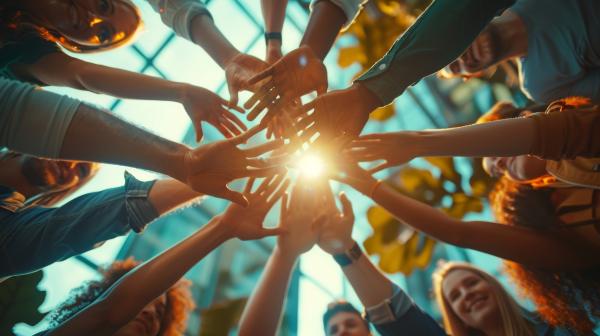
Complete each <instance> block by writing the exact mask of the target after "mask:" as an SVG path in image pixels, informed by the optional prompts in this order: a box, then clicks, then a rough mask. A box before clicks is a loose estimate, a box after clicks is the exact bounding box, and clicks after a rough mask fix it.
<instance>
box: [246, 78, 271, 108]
mask: <svg viewBox="0 0 600 336" xmlns="http://www.w3.org/2000/svg"><path fill="white" fill-rule="evenodd" d="M273 89H274V88H273V85H272V84H271V82H269V83H266V84H265V85H263V86H262V87H261V88H260V89H258V90H257V91H256V92H255V93H254V94H253V95H252V96H251V97H250V98H249V99H248V100H246V102H245V103H244V108H246V109H249V108H251V107H252V106H254V105H256V103H258V102H260V101H262V100H263V99H264V97H265V96H266V95H268V94H269V92H270V91H271V90H273Z"/></svg>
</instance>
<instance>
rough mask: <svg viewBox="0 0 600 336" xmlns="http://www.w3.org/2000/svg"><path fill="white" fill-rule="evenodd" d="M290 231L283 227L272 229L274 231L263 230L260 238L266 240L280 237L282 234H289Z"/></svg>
mask: <svg viewBox="0 0 600 336" xmlns="http://www.w3.org/2000/svg"><path fill="white" fill-rule="evenodd" d="M287 232H288V230H287V229H285V228H282V227H276V228H272V229H265V228H263V229H262V230H261V233H260V237H261V238H264V237H270V236H279V235H281V234H284V233H287Z"/></svg>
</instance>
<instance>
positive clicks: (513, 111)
mask: <svg viewBox="0 0 600 336" xmlns="http://www.w3.org/2000/svg"><path fill="white" fill-rule="evenodd" d="M546 108H547V105H544V104H535V105H529V106H526V107H516V106H515V105H514V104H513V103H511V102H508V101H499V102H497V103H496V104H494V106H492V107H491V108H490V110H489V111H487V112H486V113H484V114H483V115H481V117H479V119H477V121H476V122H475V123H476V124H481V123H486V122H490V121H495V120H500V119H510V118H517V117H519V116H521V114H522V113H523V112H525V111H531V112H542V111H545V110H546Z"/></svg>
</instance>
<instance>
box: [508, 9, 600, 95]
mask: <svg viewBox="0 0 600 336" xmlns="http://www.w3.org/2000/svg"><path fill="white" fill-rule="evenodd" d="M511 10H512V11H513V12H514V13H515V14H517V15H518V16H519V17H521V19H522V20H523V22H524V23H525V26H526V27H527V34H528V50H527V56H526V57H523V58H521V62H520V63H521V67H520V78H521V87H522V89H523V91H524V92H525V93H526V94H527V95H529V97H530V98H531V99H533V100H535V101H537V102H540V103H550V102H552V101H554V100H557V99H560V98H564V97H568V96H585V97H589V98H591V99H592V100H593V101H594V102H595V103H600V1H597V0H551V1H549V0H519V1H517V2H516V3H515V5H514V6H512V7H511Z"/></svg>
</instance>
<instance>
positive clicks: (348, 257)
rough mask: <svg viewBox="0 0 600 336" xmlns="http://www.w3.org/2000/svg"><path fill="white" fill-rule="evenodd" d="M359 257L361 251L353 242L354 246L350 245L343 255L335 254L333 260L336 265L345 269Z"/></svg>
mask: <svg viewBox="0 0 600 336" xmlns="http://www.w3.org/2000/svg"><path fill="white" fill-rule="evenodd" d="M361 255H362V250H361V249H360V246H358V243H357V242H354V245H352V247H351V248H350V249H348V250H347V251H346V252H344V253H340V254H335V255H334V256H333V259H334V260H335V261H336V262H337V263H338V265H340V266H342V267H345V266H348V265H350V264H352V263H353V262H355V261H356V260H358V259H359V258H360V256H361Z"/></svg>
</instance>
